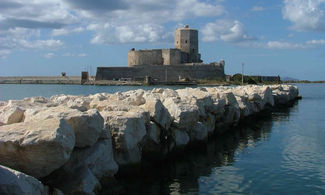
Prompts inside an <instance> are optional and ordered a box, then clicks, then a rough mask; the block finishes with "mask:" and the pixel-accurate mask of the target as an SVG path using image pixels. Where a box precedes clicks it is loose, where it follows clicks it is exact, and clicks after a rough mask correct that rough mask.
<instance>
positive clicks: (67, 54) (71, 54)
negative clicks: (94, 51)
mask: <svg viewBox="0 0 325 195" xmlns="http://www.w3.org/2000/svg"><path fill="white" fill-rule="evenodd" d="M62 56H64V57H75V56H76V57H86V56H88V54H86V53H79V54H73V53H70V52H68V53H64V54H62Z"/></svg>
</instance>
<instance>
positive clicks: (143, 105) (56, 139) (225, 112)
mask: <svg viewBox="0 0 325 195" xmlns="http://www.w3.org/2000/svg"><path fill="white" fill-rule="evenodd" d="M297 97H298V89H297V87H295V86H291V85H270V86H256V85H250V86H239V87H209V88H204V87H202V88H185V89H178V90H171V89H162V88H158V89H153V90H151V91H144V90H135V91H128V92H123V93H121V92H117V93H115V94H107V93H100V94H94V95H89V96H70V95H57V96H52V97H51V98H49V99H47V98H43V97H32V98H25V99H23V100H9V101H8V102H0V164H1V166H0V194H1V193H11V194H22V193H27V194H28V193H30V194H48V193H62V192H63V193H65V194H73V193H87V194H93V193H96V192H98V190H100V189H101V186H102V184H101V183H102V182H103V181H105V182H109V181H111V179H113V178H114V175H115V174H116V173H117V172H118V169H123V168H125V167H128V166H130V165H135V164H139V163H140V162H141V160H142V159H143V158H144V157H146V156H155V155H156V156H160V157H161V156H165V155H166V154H168V153H170V152H171V151H174V150H176V149H179V148H182V147H184V146H187V145H188V144H190V143H193V142H198V141H199V142H202V141H205V140H207V138H208V137H209V136H210V135H212V134H214V133H222V132H224V131H226V129H229V128H225V127H229V126H232V125H236V124H237V123H238V122H239V121H240V119H242V118H244V117H247V116H249V115H253V114H255V113H258V112H260V111H262V110H264V109H266V108H268V107H272V106H275V105H277V104H288V103H289V102H291V101H293V100H295V99H296V98H297Z"/></svg>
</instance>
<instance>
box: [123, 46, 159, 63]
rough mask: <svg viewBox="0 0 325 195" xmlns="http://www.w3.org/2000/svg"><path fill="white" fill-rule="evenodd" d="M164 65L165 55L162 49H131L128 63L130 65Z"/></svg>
mask: <svg viewBox="0 0 325 195" xmlns="http://www.w3.org/2000/svg"><path fill="white" fill-rule="evenodd" d="M147 64H154V65H163V57H162V50H161V49H153V50H138V51H129V53H128V65H129V66H130V67H132V66H135V65H147Z"/></svg>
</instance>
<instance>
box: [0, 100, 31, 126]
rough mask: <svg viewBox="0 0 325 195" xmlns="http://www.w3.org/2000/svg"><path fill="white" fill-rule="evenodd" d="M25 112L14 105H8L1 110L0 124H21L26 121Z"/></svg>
mask: <svg viewBox="0 0 325 195" xmlns="http://www.w3.org/2000/svg"><path fill="white" fill-rule="evenodd" d="M24 112H25V110H24V109H22V108H21V107H18V106H14V105H7V106H4V107H1V108H0V123H1V124H8V125H9V124H13V123H19V122H21V121H23V119H24Z"/></svg>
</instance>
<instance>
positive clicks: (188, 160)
mask: <svg viewBox="0 0 325 195" xmlns="http://www.w3.org/2000/svg"><path fill="white" fill-rule="evenodd" d="M298 87H299V91H300V95H302V97H303V98H302V100H299V101H297V102H296V103H294V104H293V105H292V106H291V107H282V108H277V109H274V110H271V111H267V112H263V113H262V114H261V115H260V116H259V117H258V118H253V119H246V120H244V121H243V122H242V123H241V124H240V125H239V126H237V127H233V128H231V129H229V130H228V131H227V132H226V133H225V134H224V135H222V136H217V137H215V138H213V139H210V140H209V142H208V143H207V144H201V145H199V147H197V148H195V149H193V148H192V149H189V150H187V151H185V152H184V153H182V154H178V156H177V157H176V158H172V159H169V160H166V161H163V162H162V163H161V164H160V165H159V166H158V168H157V166H156V165H155V166H153V165H148V164H146V165H143V166H142V167H141V171H140V173H135V174H134V175H131V176H130V177H129V178H125V177H124V178H123V177H121V178H118V184H117V185H118V186H119V188H120V190H121V191H122V192H123V193H125V194H325V120H324V118H325V84H298ZM138 88H139V87H126V86H124V87H123V86H122V87H120V86H114V87H109V86H102V87H101V86H79V85H74V86H73V85H0V100H8V99H22V98H24V97H30V96H45V97H49V96H51V95H55V94H61V93H63V94H84V95H88V94H91V93H99V92H108V93H112V92H116V91H126V90H133V89H138ZM143 88H144V89H152V87H143ZM175 88H177V87H175ZM103 187H104V189H105V188H106V190H107V191H108V192H109V191H110V190H109V188H110V187H109V186H105V185H104V186H103ZM104 192H105V190H104Z"/></svg>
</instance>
